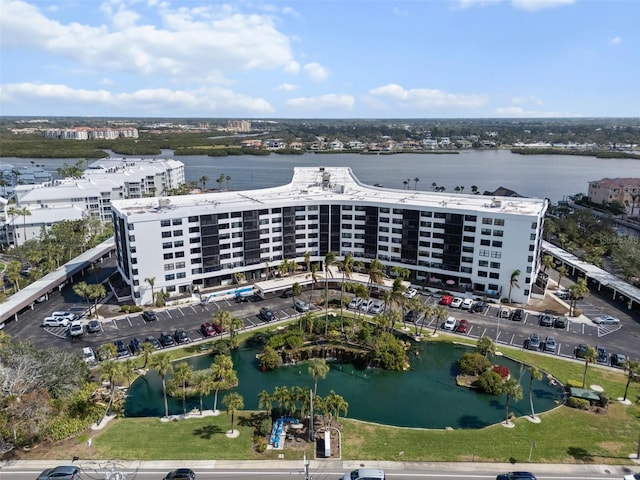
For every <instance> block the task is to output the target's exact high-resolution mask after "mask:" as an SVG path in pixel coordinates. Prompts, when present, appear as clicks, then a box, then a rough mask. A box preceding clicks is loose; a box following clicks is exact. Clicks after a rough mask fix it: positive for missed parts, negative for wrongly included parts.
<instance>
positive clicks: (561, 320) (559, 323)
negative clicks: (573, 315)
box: [553, 315, 568, 329]
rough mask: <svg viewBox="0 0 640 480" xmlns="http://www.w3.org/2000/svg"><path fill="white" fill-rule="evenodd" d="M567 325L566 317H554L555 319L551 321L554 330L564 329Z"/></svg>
mask: <svg viewBox="0 0 640 480" xmlns="http://www.w3.org/2000/svg"><path fill="white" fill-rule="evenodd" d="M567 323H568V322H567V317H564V316H562V315H560V316H559V317H556V319H555V320H554V321H553V326H554V327H555V328H562V329H565V328H567Z"/></svg>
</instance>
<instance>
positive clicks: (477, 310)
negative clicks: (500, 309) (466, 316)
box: [469, 302, 487, 313]
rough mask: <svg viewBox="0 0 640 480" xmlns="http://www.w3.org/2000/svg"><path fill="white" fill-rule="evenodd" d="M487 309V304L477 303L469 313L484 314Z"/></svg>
mask: <svg viewBox="0 0 640 480" xmlns="http://www.w3.org/2000/svg"><path fill="white" fill-rule="evenodd" d="M485 308H487V304H486V303H485V302H475V303H474V304H473V305H471V308H470V309H469V311H470V312H474V313H482V312H484V309H485Z"/></svg>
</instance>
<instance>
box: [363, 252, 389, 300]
mask: <svg viewBox="0 0 640 480" xmlns="http://www.w3.org/2000/svg"><path fill="white" fill-rule="evenodd" d="M384 278H385V274H384V264H383V263H382V262H381V261H380V260H378V259H377V258H374V259H373V260H371V263H370V264H369V280H368V281H367V287H368V288H369V296H371V290H372V289H373V286H374V285H382V284H383V283H384Z"/></svg>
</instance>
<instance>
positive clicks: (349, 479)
mask: <svg viewBox="0 0 640 480" xmlns="http://www.w3.org/2000/svg"><path fill="white" fill-rule="evenodd" d="M385 478H386V476H385V474H384V470H380V469H377V468H359V469H357V470H354V471H353V472H349V473H345V474H344V475H343V477H342V480H385Z"/></svg>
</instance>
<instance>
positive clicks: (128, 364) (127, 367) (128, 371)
mask: <svg viewBox="0 0 640 480" xmlns="http://www.w3.org/2000/svg"><path fill="white" fill-rule="evenodd" d="M121 364H122V376H123V377H125V378H126V379H127V385H128V386H129V387H131V377H132V376H133V374H134V373H135V372H136V369H137V368H138V366H137V364H136V361H135V360H134V359H133V358H127V359H126V360H125V361H124V362H121Z"/></svg>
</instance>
